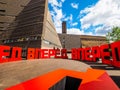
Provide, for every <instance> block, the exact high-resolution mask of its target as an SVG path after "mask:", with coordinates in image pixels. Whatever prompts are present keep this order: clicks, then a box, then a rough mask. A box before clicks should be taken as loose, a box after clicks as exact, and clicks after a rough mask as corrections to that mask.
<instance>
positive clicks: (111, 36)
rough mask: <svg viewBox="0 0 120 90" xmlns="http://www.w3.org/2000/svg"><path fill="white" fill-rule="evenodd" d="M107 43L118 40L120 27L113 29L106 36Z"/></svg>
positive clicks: (119, 38)
mask: <svg viewBox="0 0 120 90" xmlns="http://www.w3.org/2000/svg"><path fill="white" fill-rule="evenodd" d="M106 39H107V41H108V43H111V42H115V41H118V40H120V27H113V28H112V31H111V32H108V33H107V35H106Z"/></svg>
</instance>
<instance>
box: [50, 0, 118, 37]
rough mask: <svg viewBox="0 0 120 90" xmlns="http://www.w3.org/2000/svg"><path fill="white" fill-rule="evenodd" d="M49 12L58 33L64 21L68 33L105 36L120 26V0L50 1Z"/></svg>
mask: <svg viewBox="0 0 120 90" xmlns="http://www.w3.org/2000/svg"><path fill="white" fill-rule="evenodd" d="M48 6H49V10H50V13H51V16H52V19H53V22H54V25H55V27H56V30H57V32H58V33H61V23H62V21H66V22H67V33H68V34H78V35H81V34H82V35H96V36H105V35H106V33H107V32H110V31H111V28H112V27H113V26H120V0H49V4H48Z"/></svg>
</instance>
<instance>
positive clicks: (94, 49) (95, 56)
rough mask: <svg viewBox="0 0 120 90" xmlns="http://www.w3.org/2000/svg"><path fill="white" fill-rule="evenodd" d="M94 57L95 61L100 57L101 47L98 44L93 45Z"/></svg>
mask: <svg viewBox="0 0 120 90" xmlns="http://www.w3.org/2000/svg"><path fill="white" fill-rule="evenodd" d="M92 58H93V61H94V62H96V61H97V59H99V58H100V49H99V47H98V46H95V47H92Z"/></svg>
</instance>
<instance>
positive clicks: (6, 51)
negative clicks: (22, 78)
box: [0, 46, 10, 63]
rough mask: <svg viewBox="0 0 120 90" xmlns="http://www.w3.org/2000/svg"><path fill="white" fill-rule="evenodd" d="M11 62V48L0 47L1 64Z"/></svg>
mask: <svg viewBox="0 0 120 90" xmlns="http://www.w3.org/2000/svg"><path fill="white" fill-rule="evenodd" d="M9 60H10V47H9V46H0V63H2V62H8V61H9Z"/></svg>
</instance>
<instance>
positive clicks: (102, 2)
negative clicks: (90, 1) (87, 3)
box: [80, 0, 120, 35]
mask: <svg viewBox="0 0 120 90" xmlns="http://www.w3.org/2000/svg"><path fill="white" fill-rule="evenodd" d="M83 14H85V16H84V17H82V18H81V19H80V21H81V26H82V29H88V28H90V26H93V27H94V26H98V25H103V26H99V27H97V28H96V29H95V33H96V35H103V34H104V35H105V34H106V33H107V32H108V31H110V30H111V28H112V27H113V26H120V0H99V1H98V3H97V4H96V5H94V6H91V7H87V8H85V9H84V10H82V11H81V12H80V15H83Z"/></svg>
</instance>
